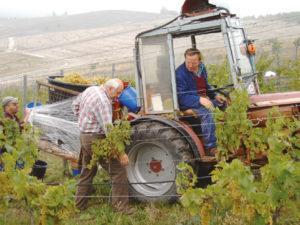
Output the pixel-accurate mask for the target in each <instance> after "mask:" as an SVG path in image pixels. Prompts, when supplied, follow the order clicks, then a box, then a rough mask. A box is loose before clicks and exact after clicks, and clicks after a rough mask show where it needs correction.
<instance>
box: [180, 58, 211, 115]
mask: <svg viewBox="0 0 300 225" xmlns="http://www.w3.org/2000/svg"><path fill="white" fill-rule="evenodd" d="M200 74H201V76H204V78H205V81H206V87H207V90H210V89H212V88H211V86H210V85H209V84H208V82H207V71H206V68H205V66H204V64H203V63H201V64H200ZM193 76H196V75H195V74H194V73H192V72H190V71H188V69H187V68H186V66H185V63H183V64H181V65H180V66H179V67H178V68H177V69H176V85H177V96H178V103H179V108H180V110H187V109H197V108H199V107H200V106H201V105H200V102H199V100H200V96H199V95H198V93H197V84H196V82H195V80H194V79H193ZM207 96H208V97H209V98H212V99H213V98H215V96H216V94H215V93H214V92H207Z"/></svg>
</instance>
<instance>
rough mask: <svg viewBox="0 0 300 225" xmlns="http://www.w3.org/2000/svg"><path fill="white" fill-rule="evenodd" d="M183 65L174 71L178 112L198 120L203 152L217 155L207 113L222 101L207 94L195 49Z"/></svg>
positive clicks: (204, 69) (199, 58)
mask: <svg viewBox="0 0 300 225" xmlns="http://www.w3.org/2000/svg"><path fill="white" fill-rule="evenodd" d="M184 57H185V62H184V63H183V64H181V65H180V66H179V67H178V68H177V69H176V84H177V95H178V102H179V107H180V110H182V111H185V110H187V109H192V110H193V111H194V112H195V113H196V114H197V116H198V118H199V124H200V127H201V132H202V137H203V140H204V148H205V151H206V153H207V155H209V156H214V155H215V154H216V152H217V148H216V147H217V139H216V135H215V130H216V127H215V123H214V118H213V115H212V112H211V110H212V109H213V108H214V107H221V106H223V105H224V104H225V102H226V98H225V97H224V96H222V95H219V94H216V93H214V92H212V91H210V90H211V89H212V88H211V86H210V85H209V83H208V82H207V71H206V68H205V66H204V64H203V63H202V62H201V53H200V51H199V50H198V49H196V48H190V49H187V50H186V51H185V53H184Z"/></svg>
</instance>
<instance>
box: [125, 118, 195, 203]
mask: <svg viewBox="0 0 300 225" xmlns="http://www.w3.org/2000/svg"><path fill="white" fill-rule="evenodd" d="M127 153H128V157H129V166H128V169H127V172H128V181H129V187H130V194H131V196H132V197H133V198H135V199H137V200H139V201H151V202H154V201H168V202H170V201H174V200H176V199H177V196H176V195H177V192H176V184H175V179H176V175H177V173H178V170H177V165H178V163H179V162H181V161H188V160H190V159H192V158H193V154H192V152H191V150H190V146H189V144H188V143H187V141H186V140H185V138H184V137H182V135H180V134H179V132H177V131H176V130H175V129H174V128H172V127H169V126H168V125H164V124H161V123H158V122H141V123H138V124H136V125H134V126H133V132H132V142H131V145H130V146H128V148H127Z"/></svg>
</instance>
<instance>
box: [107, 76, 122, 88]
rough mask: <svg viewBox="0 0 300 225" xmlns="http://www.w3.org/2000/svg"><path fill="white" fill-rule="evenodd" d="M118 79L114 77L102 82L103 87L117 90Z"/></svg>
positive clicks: (119, 85) (118, 85)
mask: <svg viewBox="0 0 300 225" xmlns="http://www.w3.org/2000/svg"><path fill="white" fill-rule="evenodd" d="M118 80H119V79H117V78H114V79H110V80H108V81H106V82H105V83H104V87H105V88H111V87H112V88H113V89H114V90H118V89H119V88H120V87H121V84H120V82H118Z"/></svg>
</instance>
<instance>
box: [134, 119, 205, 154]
mask: <svg viewBox="0 0 300 225" xmlns="http://www.w3.org/2000/svg"><path fill="white" fill-rule="evenodd" d="M145 121H155V122H158V123H161V124H164V125H167V126H170V127H172V128H174V129H175V130H176V131H178V132H179V133H180V134H181V135H182V136H183V137H185V139H186V141H187V142H188V144H189V145H190V147H191V149H192V151H193V154H194V156H195V158H197V159H200V158H201V156H203V155H202V152H201V150H200V151H199V148H198V147H199V145H198V144H196V142H195V141H194V139H193V138H192V136H191V134H190V133H189V132H188V131H187V129H185V128H184V126H183V124H181V123H180V122H178V121H175V120H170V119H167V118H164V117H161V116H143V117H139V118H136V119H134V120H132V121H130V124H131V125H136V124H138V123H141V122H145ZM199 141H200V140H199ZM202 148H203V147H202ZM203 152H204V150H203Z"/></svg>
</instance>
